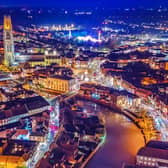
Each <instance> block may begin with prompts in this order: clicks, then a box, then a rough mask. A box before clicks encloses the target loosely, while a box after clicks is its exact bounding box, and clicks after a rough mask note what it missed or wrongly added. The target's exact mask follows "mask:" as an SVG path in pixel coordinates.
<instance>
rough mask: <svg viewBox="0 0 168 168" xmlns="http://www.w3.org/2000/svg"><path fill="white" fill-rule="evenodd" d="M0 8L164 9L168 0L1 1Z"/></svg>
mask: <svg viewBox="0 0 168 168" xmlns="http://www.w3.org/2000/svg"><path fill="white" fill-rule="evenodd" d="M0 6H22V7H23V6H24V7H26V6H27V7H29V6H39V7H41V6H49V7H50V6H52V7H70V8H71V7H109V8H119V7H121V8H123V7H160V6H162V7H164V6H168V0H0Z"/></svg>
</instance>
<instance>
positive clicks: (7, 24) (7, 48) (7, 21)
mask: <svg viewBox="0 0 168 168" xmlns="http://www.w3.org/2000/svg"><path fill="white" fill-rule="evenodd" d="M3 41H4V60H3V63H4V65H6V66H11V65H12V64H13V63H14V40H13V30H12V21H11V17H10V16H4V30H3Z"/></svg>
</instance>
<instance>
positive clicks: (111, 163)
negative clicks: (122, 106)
mask: <svg viewBox="0 0 168 168" xmlns="http://www.w3.org/2000/svg"><path fill="white" fill-rule="evenodd" d="M80 103H81V104H83V107H85V110H86V111H88V112H90V111H91V112H92V113H96V114H97V115H99V116H100V117H101V118H102V117H103V118H104V120H105V126H106V131H107V137H106V140H105V143H104V145H103V146H102V147H101V148H100V149H99V151H98V152H97V153H96V154H95V156H94V157H93V158H92V159H91V160H90V161H89V163H88V165H87V166H86V168H121V167H122V165H123V163H124V162H126V163H135V156H136V153H137V151H138V150H139V149H140V148H141V147H142V146H144V139H143V135H142V134H141V131H140V130H139V129H138V128H137V127H136V125H134V123H132V122H131V121H129V119H127V118H126V117H125V116H122V115H120V114H116V113H115V112H114V111H111V110H109V109H107V108H105V107H102V106H99V105H96V104H95V103H92V102H88V101H87V102H86V101H85V102H80Z"/></svg>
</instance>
